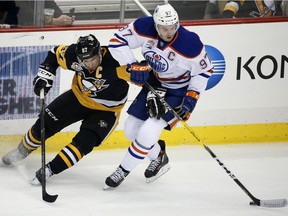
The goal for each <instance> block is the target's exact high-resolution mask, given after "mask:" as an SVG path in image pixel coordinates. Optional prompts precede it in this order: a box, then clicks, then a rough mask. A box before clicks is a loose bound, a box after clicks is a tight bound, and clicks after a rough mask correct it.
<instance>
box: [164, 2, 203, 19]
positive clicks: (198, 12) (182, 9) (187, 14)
mask: <svg viewBox="0 0 288 216" xmlns="http://www.w3.org/2000/svg"><path fill="white" fill-rule="evenodd" d="M207 2H208V0H202V1H194V0H186V1H179V0H178V1H170V0H169V4H170V5H171V6H172V7H173V8H174V9H175V10H176V11H179V19H180V20H195V19H196V20H197V19H203V17H204V14H205V8H206V4H207Z"/></svg>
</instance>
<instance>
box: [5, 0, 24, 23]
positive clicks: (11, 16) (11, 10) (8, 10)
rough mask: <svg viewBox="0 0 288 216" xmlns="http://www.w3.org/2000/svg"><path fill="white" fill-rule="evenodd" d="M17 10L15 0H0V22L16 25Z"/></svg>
mask: <svg viewBox="0 0 288 216" xmlns="http://www.w3.org/2000/svg"><path fill="white" fill-rule="evenodd" d="M18 11H19V8H18V7H16V4H15V1H0V24H9V25H17V24H18V18H17V14H18Z"/></svg>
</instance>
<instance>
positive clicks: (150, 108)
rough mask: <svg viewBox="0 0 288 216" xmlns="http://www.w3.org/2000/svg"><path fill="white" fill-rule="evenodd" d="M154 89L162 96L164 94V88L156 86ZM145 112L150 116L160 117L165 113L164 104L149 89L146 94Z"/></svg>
mask: <svg viewBox="0 0 288 216" xmlns="http://www.w3.org/2000/svg"><path fill="white" fill-rule="evenodd" d="M155 91H156V92H157V93H158V95H159V96H161V97H162V98H163V97H164V96H165V94H166V89H164V88H159V87H158V88H156V89H155ZM146 107H147V113H148V116H149V117H150V118H157V119H160V118H162V117H163V116H164V115H165V113H166V111H167V110H166V107H165V105H164V104H163V103H162V102H161V101H160V100H159V99H158V98H157V97H156V96H155V95H154V94H153V93H152V92H151V91H149V92H148V94H147V104H146Z"/></svg>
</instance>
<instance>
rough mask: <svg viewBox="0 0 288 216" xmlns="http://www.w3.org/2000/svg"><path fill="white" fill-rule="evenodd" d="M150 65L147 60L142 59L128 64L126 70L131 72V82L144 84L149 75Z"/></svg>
mask: <svg viewBox="0 0 288 216" xmlns="http://www.w3.org/2000/svg"><path fill="white" fill-rule="evenodd" d="M149 70H150V67H149V65H148V63H147V61H141V62H140V63H138V62H136V63H132V64H128V65H127V68H126V71H127V72H128V73H130V80H131V82H133V83H135V84H137V85H143V84H144V83H145V82H146V80H147V79H148V77H149Z"/></svg>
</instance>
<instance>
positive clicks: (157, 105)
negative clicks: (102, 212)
mask: <svg viewBox="0 0 288 216" xmlns="http://www.w3.org/2000/svg"><path fill="white" fill-rule="evenodd" d="M139 47H141V52H142V55H143V57H144V58H145V60H146V61H147V62H148V63H149V65H150V67H151V68H152V71H153V72H150V76H149V79H148V81H147V82H148V83H149V84H150V85H151V86H153V87H154V89H156V90H157V92H158V93H159V94H160V95H161V96H162V97H164V98H165V100H166V102H167V103H168V104H169V105H170V106H171V107H172V108H174V110H175V111H176V112H177V113H178V115H179V116H180V117H181V118H182V119H183V120H188V118H189V116H190V114H191V112H192V111H193V109H194V108H195V106H196V103H197V101H198V99H199V95H200V94H201V92H203V91H204V90H205V88H206V85H207V81H208V79H209V77H210V76H211V75H212V73H213V65H212V63H211V61H210V59H209V56H208V54H207V53H206V51H205V47H204V45H203V43H202V42H201V40H200V38H199V36H198V35H197V34H196V33H194V32H190V31H188V30H186V29H185V28H184V27H182V26H181V25H180V24H179V19H178V14H177V12H176V11H175V10H174V8H173V7H172V6H171V5H170V4H166V5H160V6H159V5H158V6H157V7H156V9H155V11H154V14H153V17H151V16H148V17H142V18H139V19H137V20H135V21H134V22H132V23H130V24H128V25H127V26H125V27H123V28H121V29H119V30H118V31H117V32H116V33H115V34H114V37H113V38H112V39H111V40H110V43H109V50H110V52H111V54H112V56H113V57H114V58H115V59H116V60H117V61H118V62H119V63H120V65H124V64H127V63H132V62H136V61H137V60H136V58H135V57H134V54H133V52H132V49H135V48H139ZM128 114H129V117H128V118H127V120H126V122H125V126H124V132H125V136H126V137H127V138H128V139H129V140H131V145H130V147H129V148H128V151H127V152H126V154H125V156H124V158H123V160H122V162H121V163H120V165H119V167H118V168H117V169H116V171H115V172H114V173H112V174H111V175H110V176H109V177H107V178H106V181H105V186H104V189H107V188H109V187H117V186H119V185H120V184H121V182H122V181H123V180H124V179H125V177H126V176H127V175H128V174H129V173H130V172H131V171H132V170H133V169H134V168H135V167H136V166H137V164H139V163H140V162H141V161H142V160H143V159H144V158H145V157H146V156H147V157H148V158H149V159H150V160H151V162H150V165H149V166H148V168H147V169H146V170H145V173H144V175H145V177H146V178H147V182H151V181H153V180H155V179H156V178H158V177H159V176H161V175H163V174H164V173H165V172H166V171H168V170H169V165H168V157H167V154H166V152H165V143H164V142H163V141H161V140H160V141H158V139H159V137H160V135H161V133H162V130H163V129H164V128H165V129H168V130H171V129H172V128H173V127H174V126H175V125H176V123H177V122H178V120H177V118H175V116H173V114H171V113H170V112H167V110H166V109H165V107H164V105H163V104H162V103H161V102H160V101H159V100H158V99H157V98H156V96H155V95H154V94H153V93H152V92H150V91H149V90H147V89H146V88H145V87H144V88H143V89H142V90H141V91H140V93H139V94H138V95H137V97H136V99H135V100H134V102H133V103H132V105H131V106H130V107H129V109H128ZM157 141H158V142H157Z"/></svg>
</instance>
